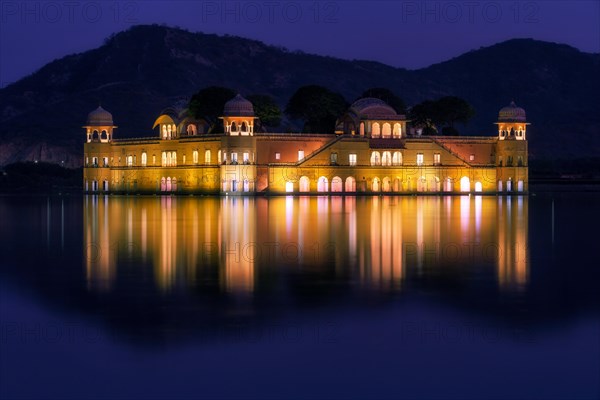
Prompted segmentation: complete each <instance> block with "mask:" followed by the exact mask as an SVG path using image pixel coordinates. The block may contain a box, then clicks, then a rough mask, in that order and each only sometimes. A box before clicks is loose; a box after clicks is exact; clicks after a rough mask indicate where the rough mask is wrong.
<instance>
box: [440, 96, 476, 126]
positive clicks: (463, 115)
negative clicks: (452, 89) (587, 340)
mask: <svg viewBox="0 0 600 400" xmlns="http://www.w3.org/2000/svg"><path fill="white" fill-rule="evenodd" d="M436 103H437V107H436V108H437V114H438V115H437V119H438V120H439V123H441V124H444V125H446V126H448V127H450V128H454V125H455V124H456V123H457V122H460V123H461V124H463V125H465V124H466V123H467V122H469V120H470V119H471V118H473V116H474V115H475V110H474V109H473V107H471V105H470V104H469V103H467V102H466V101H465V100H464V99H461V98H460V97H455V96H446V97H442V98H441V99H439V100H438V101H437V102H436Z"/></svg>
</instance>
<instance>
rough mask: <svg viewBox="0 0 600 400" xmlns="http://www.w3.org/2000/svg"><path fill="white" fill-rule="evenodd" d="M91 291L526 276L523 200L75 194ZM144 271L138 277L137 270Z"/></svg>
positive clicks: (377, 284) (504, 281)
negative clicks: (147, 285)
mask: <svg viewBox="0 0 600 400" xmlns="http://www.w3.org/2000/svg"><path fill="white" fill-rule="evenodd" d="M84 202H85V205H84V213H85V223H84V243H85V245H84V251H85V259H86V277H87V281H88V287H89V289H90V290H100V291H109V290H111V288H112V287H113V286H114V284H115V281H116V280H117V277H118V276H121V274H130V275H135V276H137V275H140V276H143V277H144V279H151V280H153V281H154V282H155V284H156V286H157V287H158V288H159V289H161V290H162V291H169V290H172V289H173V288H179V287H198V286H203V285H204V284H206V283H207V282H208V283H210V282H213V283H216V284H217V285H218V287H220V288H221V289H220V290H223V291H226V292H233V293H242V294H243V293H250V292H252V291H254V290H256V289H257V284H258V283H259V282H260V281H261V280H266V281H269V282H280V281H279V280H276V279H273V277H281V276H285V275H287V274H296V273H310V274H317V276H319V274H321V275H320V276H327V277H329V278H331V277H333V279H336V280H338V279H339V280H341V281H344V282H360V283H361V284H362V285H364V286H366V287H370V288H374V289H377V290H392V289H398V288H400V287H401V285H402V283H403V281H404V280H406V279H416V280H418V279H419V277H420V276H421V275H423V274H424V273H427V275H428V276H432V275H433V276H435V275H438V274H439V275H440V276H446V275H448V274H455V275H456V276H459V277H463V278H466V279H468V278H469V276H470V275H471V274H481V273H483V274H485V273H489V274H494V275H496V279H497V282H498V285H499V286H500V287H501V288H503V289H507V288H522V287H524V285H526V284H527V281H528V259H527V257H528V255H527V236H528V199H527V197H522V196H518V197H510V196H509V197H504V196H499V197H496V196H494V197H491V196H445V197H438V196H425V197H405V196H403V197H395V196H389V197H388V196H383V197H378V196H377V197H341V196H334V197H325V196H323V197H291V196H287V197H276V198H248V197H223V198H220V197H202V198H198V197H171V196H162V197H138V196H136V197H112V196H111V197H109V196H86V197H85V198H84ZM142 270H143V271H142Z"/></svg>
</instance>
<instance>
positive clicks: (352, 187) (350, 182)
mask: <svg viewBox="0 0 600 400" xmlns="http://www.w3.org/2000/svg"><path fill="white" fill-rule="evenodd" d="M344 190H345V191H346V192H350V193H352V192H356V179H354V177H352V176H349V177H347V178H346V184H345V188H344Z"/></svg>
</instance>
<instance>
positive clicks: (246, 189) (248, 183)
mask: <svg viewBox="0 0 600 400" xmlns="http://www.w3.org/2000/svg"><path fill="white" fill-rule="evenodd" d="M243 185H244V192H249V191H250V181H249V180H248V179H244V183H243ZM292 189H293V186H292Z"/></svg>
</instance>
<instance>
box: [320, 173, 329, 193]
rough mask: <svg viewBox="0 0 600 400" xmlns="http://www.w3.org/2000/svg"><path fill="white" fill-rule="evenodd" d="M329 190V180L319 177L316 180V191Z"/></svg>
mask: <svg viewBox="0 0 600 400" xmlns="http://www.w3.org/2000/svg"><path fill="white" fill-rule="evenodd" d="M327 191H329V181H328V180H327V178H325V177H324V176H322V177H320V178H319V180H318V182H317V192H327Z"/></svg>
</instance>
